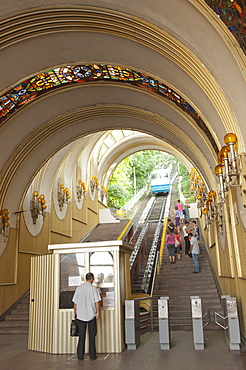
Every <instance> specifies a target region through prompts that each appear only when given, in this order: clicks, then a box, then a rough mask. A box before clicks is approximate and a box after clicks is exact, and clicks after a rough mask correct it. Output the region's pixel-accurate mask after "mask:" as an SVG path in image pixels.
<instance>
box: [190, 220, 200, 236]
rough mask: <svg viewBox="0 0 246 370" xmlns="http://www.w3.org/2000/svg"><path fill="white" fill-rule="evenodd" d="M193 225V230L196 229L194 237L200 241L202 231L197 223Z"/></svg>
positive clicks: (193, 222) (194, 222)
mask: <svg viewBox="0 0 246 370" xmlns="http://www.w3.org/2000/svg"><path fill="white" fill-rule="evenodd" d="M192 225H193V228H194V237H195V238H196V239H197V240H199V239H200V229H199V227H198V226H197V224H196V221H192Z"/></svg>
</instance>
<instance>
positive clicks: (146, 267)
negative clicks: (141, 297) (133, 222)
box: [130, 195, 167, 293]
mask: <svg viewBox="0 0 246 370" xmlns="http://www.w3.org/2000/svg"><path fill="white" fill-rule="evenodd" d="M166 204H167V195H158V196H153V197H152V198H151V199H150V201H149V203H148V205H147V207H146V208H147V210H145V211H144V212H145V213H146V217H145V220H144V224H143V225H139V226H138V229H141V231H140V233H139V236H138V239H137V241H136V243H135V247H134V251H133V252H132V254H131V257H130V267H131V275H132V283H133V285H132V292H133V293H134V292H135V293H147V292H148V288H149V284H150V282H151V279H152V271H153V267H154V263H155V259H156V254H157V250H158V248H159V244H160V237H161V232H162V229H163V217H164V213H165V208H166ZM144 212H143V213H144Z"/></svg>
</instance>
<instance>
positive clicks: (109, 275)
mask: <svg viewBox="0 0 246 370" xmlns="http://www.w3.org/2000/svg"><path fill="white" fill-rule="evenodd" d="M90 271H91V272H92V273H93V274H94V276H95V282H96V283H113V281H114V266H113V256H112V254H111V253H110V252H91V253H90Z"/></svg>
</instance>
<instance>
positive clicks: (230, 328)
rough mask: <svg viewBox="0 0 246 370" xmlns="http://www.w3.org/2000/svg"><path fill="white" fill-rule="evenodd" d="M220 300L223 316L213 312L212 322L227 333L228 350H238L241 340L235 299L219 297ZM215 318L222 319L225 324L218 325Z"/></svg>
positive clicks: (226, 296)
mask: <svg viewBox="0 0 246 370" xmlns="http://www.w3.org/2000/svg"><path fill="white" fill-rule="evenodd" d="M221 299H222V301H223V309H224V315H225V316H222V315H220V314H219V313H218V312H216V311H214V322H215V323H216V324H217V325H219V326H220V327H221V328H222V329H224V330H226V331H227V337H228V340H229V345H230V350H240V344H241V338H240V329H239V320H238V312H237V302H236V298H232V297H230V296H228V295H225V296H221ZM217 317H220V318H222V319H223V320H224V323H225V324H224V325H222V324H220V323H219V322H218V320H217Z"/></svg>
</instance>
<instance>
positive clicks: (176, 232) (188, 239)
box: [166, 200, 200, 274]
mask: <svg viewBox="0 0 246 370" xmlns="http://www.w3.org/2000/svg"><path fill="white" fill-rule="evenodd" d="M189 208H190V206H189V204H188V202H187V201H185V206H183V204H182V203H181V202H180V200H178V202H177V204H176V206H175V208H174V218H175V225H174V223H173V222H172V220H171V219H170V218H169V219H168V224H167V235H166V244H167V249H168V255H169V262H170V263H171V264H173V263H175V260H176V259H178V260H181V250H182V245H181V235H180V226H181V224H184V225H183V227H182V231H183V236H184V241H185V254H186V255H188V256H189V257H192V259H193V261H194V271H193V273H195V274H196V273H199V272H200V267H199V262H198V254H200V248H199V244H198V240H199V239H200V230H199V227H198V226H197V224H196V221H195V220H194V221H192V228H189V225H190V215H189Z"/></svg>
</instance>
